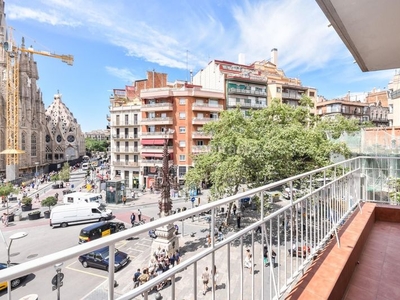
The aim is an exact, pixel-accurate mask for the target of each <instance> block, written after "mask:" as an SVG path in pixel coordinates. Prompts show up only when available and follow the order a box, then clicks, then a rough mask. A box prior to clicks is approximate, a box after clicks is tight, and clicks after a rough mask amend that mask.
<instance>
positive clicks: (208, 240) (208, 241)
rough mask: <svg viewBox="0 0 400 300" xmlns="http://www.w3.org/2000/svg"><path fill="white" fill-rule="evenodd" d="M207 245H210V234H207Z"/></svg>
mask: <svg viewBox="0 0 400 300" xmlns="http://www.w3.org/2000/svg"><path fill="white" fill-rule="evenodd" d="M207 246H208V247H211V236H210V235H209V234H207Z"/></svg>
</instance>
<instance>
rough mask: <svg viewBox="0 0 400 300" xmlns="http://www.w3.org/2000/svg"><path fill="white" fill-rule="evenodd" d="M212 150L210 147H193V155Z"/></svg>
mask: <svg viewBox="0 0 400 300" xmlns="http://www.w3.org/2000/svg"><path fill="white" fill-rule="evenodd" d="M210 150H211V147H210V146H205V145H203V146H192V153H207V152H209V151H210Z"/></svg>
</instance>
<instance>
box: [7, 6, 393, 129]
mask: <svg viewBox="0 0 400 300" xmlns="http://www.w3.org/2000/svg"><path fill="white" fill-rule="evenodd" d="M5 2H6V3H5V8H6V14H7V16H6V20H7V25H8V26H11V27H13V28H14V30H13V36H14V40H15V41H16V42H17V43H18V44H20V41H21V38H22V37H25V45H26V46H27V47H29V46H30V45H32V46H33V48H34V49H35V50H44V51H50V52H54V53H57V54H72V55H74V58H75V62H74V65H73V66H72V67H71V66H68V65H67V64H64V63H62V62H61V61H60V60H58V59H54V58H48V57H44V56H39V55H35V59H36V61H37V62H38V69H39V75H40V79H39V87H40V88H41V90H42V92H43V101H44V103H45V105H46V107H47V106H48V105H49V104H50V103H51V102H52V100H53V95H54V94H55V93H57V91H59V92H60V93H61V94H62V100H63V102H64V103H66V105H67V106H68V107H69V108H70V110H71V111H72V112H73V114H74V116H75V117H76V118H77V120H78V122H79V123H80V124H81V127H82V130H83V131H90V130H95V129H104V128H105V127H106V125H107V120H106V114H107V113H108V106H109V104H110V103H109V96H110V95H111V93H112V89H114V88H124V87H125V85H130V84H132V82H133V81H134V80H137V79H144V78H146V71H150V70H153V69H154V70H156V71H157V72H164V73H167V74H168V80H169V81H170V82H172V81H175V80H186V79H188V71H187V70H188V69H191V70H193V73H194V74H196V73H197V72H198V71H199V70H200V69H202V68H204V67H205V66H206V65H207V64H208V62H209V61H210V60H213V59H219V60H227V61H232V62H237V61H238V54H239V53H244V54H245V57H246V63H252V62H254V61H257V60H264V59H269V58H270V56H271V55H270V53H271V52H270V51H271V49H272V48H278V52H279V54H278V55H279V58H278V67H279V68H281V69H283V70H284V71H285V73H286V75H287V76H289V77H297V78H300V79H301V80H302V83H303V85H305V86H310V87H315V88H317V89H318V94H319V95H324V96H325V97H326V98H328V99H330V98H335V97H339V96H342V95H345V94H347V92H348V91H350V92H351V93H362V92H368V91H371V90H372V89H373V88H374V87H375V88H381V89H383V88H385V87H386V86H387V84H388V82H389V80H390V79H391V78H392V76H393V75H394V71H393V70H389V71H379V72H371V73H363V72H361V71H360V68H359V67H358V65H357V64H354V63H353V61H354V59H353V57H352V56H351V54H350V52H349V51H348V50H347V48H346V47H345V46H344V44H343V43H342V41H341V40H340V38H339V37H338V35H337V34H336V32H335V30H334V29H333V28H332V27H328V26H327V25H328V21H327V19H326V18H325V16H324V15H323V13H322V12H321V10H320V8H319V7H318V5H317V4H316V2H315V1H314V0H229V1H228V0H201V1H194V0H168V1H166V0H146V1H138V0H113V1H109V0H43V1H41V0H31V1H26V0H13V1H11V0H5Z"/></svg>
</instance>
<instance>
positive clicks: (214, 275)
mask: <svg viewBox="0 0 400 300" xmlns="http://www.w3.org/2000/svg"><path fill="white" fill-rule="evenodd" d="M211 274H212V275H213V289H214V291H216V290H217V278H218V273H217V266H216V265H214V269H213V270H212V271H211Z"/></svg>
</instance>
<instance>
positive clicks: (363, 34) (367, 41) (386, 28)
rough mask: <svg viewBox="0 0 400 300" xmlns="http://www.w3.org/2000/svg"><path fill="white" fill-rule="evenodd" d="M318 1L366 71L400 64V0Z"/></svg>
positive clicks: (397, 66)
mask: <svg viewBox="0 0 400 300" xmlns="http://www.w3.org/2000/svg"><path fill="white" fill-rule="evenodd" d="M316 2H317V3H318V5H319V6H320V7H321V9H322V11H323V12H324V14H325V16H326V17H327V18H328V20H329V22H330V23H331V24H332V26H333V28H335V30H336V32H337V33H338V34H339V36H340V38H341V39H342V41H343V42H344V43H345V45H346V46H347V48H348V49H349V50H350V52H351V53H352V55H353V57H354V59H355V60H356V62H357V64H358V65H359V66H360V68H361V70H362V71H363V72H368V71H377V70H387V69H395V68H400V55H399V53H400V38H399V36H398V29H399V28H400V17H399V12H400V1H398V0H390V1H381V0H358V1H354V0H353V1H349V0H316Z"/></svg>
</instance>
